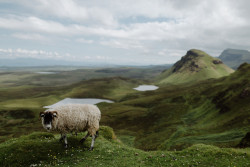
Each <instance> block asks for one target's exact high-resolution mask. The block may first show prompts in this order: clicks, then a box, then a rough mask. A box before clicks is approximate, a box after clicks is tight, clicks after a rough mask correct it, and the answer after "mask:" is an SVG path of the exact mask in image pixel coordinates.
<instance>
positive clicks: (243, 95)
mask: <svg viewBox="0 0 250 167" xmlns="http://www.w3.org/2000/svg"><path fill="white" fill-rule="evenodd" d="M249 101H250V65H248V64H244V65H242V66H241V67H240V68H239V69H238V70H237V71H236V72H235V73H233V74H231V75H230V76H228V77H223V78H220V79H210V80H206V81H203V82H199V83H196V84H193V85H179V86H169V85H167V86H162V87H160V89H158V90H156V91H151V92H144V93H135V94H131V95H128V96H127V97H124V98H123V99H122V100H121V101H120V102H119V103H115V104H102V105H100V107H101V109H102V113H103V114H102V115H103V116H102V123H104V124H107V125H110V126H111V127H113V128H114V129H115V130H116V132H117V134H118V136H121V137H122V138H121V140H123V141H124V142H126V140H128V139H130V140H131V141H130V143H131V142H132V144H133V146H135V147H137V148H140V149H143V150H157V149H163V150H164V149H168V150H174V149H177V150H181V149H183V148H186V147H188V146H191V145H193V144H197V143H204V144H213V145H216V146H220V147H235V146H237V145H238V144H239V142H240V141H241V139H242V138H243V137H244V136H245V135H246V133H247V132H250V110H249V108H250V103H249ZM129 136H130V137H129ZM131 136H133V137H134V138H133V137H131Z"/></svg>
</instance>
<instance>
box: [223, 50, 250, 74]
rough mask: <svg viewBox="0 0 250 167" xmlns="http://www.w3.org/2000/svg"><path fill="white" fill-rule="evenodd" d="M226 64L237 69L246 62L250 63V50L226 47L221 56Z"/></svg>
mask: <svg viewBox="0 0 250 167" xmlns="http://www.w3.org/2000/svg"><path fill="white" fill-rule="evenodd" d="M219 59H221V60H222V61H223V62H224V63H225V64H226V65H228V66H229V67H231V68H233V69H236V68H237V67H239V65H241V64H242V63H244V62H247V63H250V52H249V51H247V50H239V49H226V50H224V51H223V52H222V53H221V55H220V56H219Z"/></svg>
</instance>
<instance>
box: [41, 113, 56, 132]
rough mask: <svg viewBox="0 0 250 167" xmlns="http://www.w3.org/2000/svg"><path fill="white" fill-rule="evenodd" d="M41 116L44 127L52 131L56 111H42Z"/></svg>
mask: <svg viewBox="0 0 250 167" xmlns="http://www.w3.org/2000/svg"><path fill="white" fill-rule="evenodd" d="M40 117H41V118H42V124H43V127H44V128H45V129H46V130H48V131H50V130H51V129H52V121H53V119H54V117H56V112H44V113H40Z"/></svg>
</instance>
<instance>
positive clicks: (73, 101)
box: [43, 98, 114, 108]
mask: <svg viewBox="0 0 250 167" xmlns="http://www.w3.org/2000/svg"><path fill="white" fill-rule="evenodd" d="M101 102H106V103H114V102H113V101H111V100H106V99H96V98H83V99H74V98H65V99H63V100H61V101H59V102H57V103H55V104H53V105H50V106H44V107H43V108H53V107H56V106H60V105H63V104H98V103H101Z"/></svg>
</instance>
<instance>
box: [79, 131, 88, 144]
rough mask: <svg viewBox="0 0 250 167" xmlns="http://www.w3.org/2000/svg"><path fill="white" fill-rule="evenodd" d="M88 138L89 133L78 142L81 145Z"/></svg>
mask: <svg viewBox="0 0 250 167" xmlns="http://www.w3.org/2000/svg"><path fill="white" fill-rule="evenodd" d="M88 137H89V132H88V133H87V135H86V136H85V137H84V138H82V139H81V140H80V143H83V142H84V141H85V140H86V139H87V138H88Z"/></svg>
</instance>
